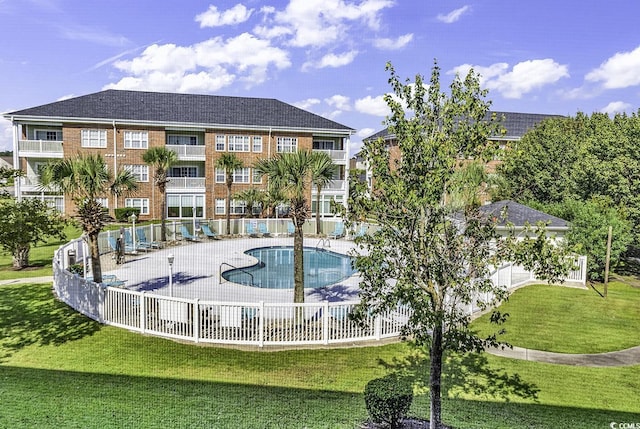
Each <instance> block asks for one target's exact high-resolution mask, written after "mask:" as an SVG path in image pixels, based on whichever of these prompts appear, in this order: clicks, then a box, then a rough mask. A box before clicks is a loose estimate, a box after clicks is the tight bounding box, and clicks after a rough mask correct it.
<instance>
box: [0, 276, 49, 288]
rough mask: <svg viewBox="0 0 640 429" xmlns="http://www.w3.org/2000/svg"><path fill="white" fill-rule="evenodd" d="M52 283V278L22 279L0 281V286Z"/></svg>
mask: <svg viewBox="0 0 640 429" xmlns="http://www.w3.org/2000/svg"><path fill="white" fill-rule="evenodd" d="M52 282H53V276H45V277H23V278H20V279H11V280H0V286H3V285H13V284H19V283H52Z"/></svg>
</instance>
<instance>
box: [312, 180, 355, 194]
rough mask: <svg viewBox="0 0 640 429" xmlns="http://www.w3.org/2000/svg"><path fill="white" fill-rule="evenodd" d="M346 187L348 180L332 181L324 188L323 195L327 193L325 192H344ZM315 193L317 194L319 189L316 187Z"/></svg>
mask: <svg viewBox="0 0 640 429" xmlns="http://www.w3.org/2000/svg"><path fill="white" fill-rule="evenodd" d="M346 186H347V181H346V180H332V181H330V182H329V183H328V184H327V185H326V186H323V187H322V193H325V192H334V193H335V192H337V191H344V190H345V189H346ZM313 193H315V194H317V193H318V188H316V187H314V188H313Z"/></svg>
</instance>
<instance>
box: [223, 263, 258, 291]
mask: <svg viewBox="0 0 640 429" xmlns="http://www.w3.org/2000/svg"><path fill="white" fill-rule="evenodd" d="M223 265H226V266H228V267H230V268H232V269H234V270H239V271H241V272H243V273H245V274H247V275H248V276H249V277H251V286H255V283H254V282H253V274H251V273H250V272H249V271H247V270H245V269H244V268H238V267H235V266H233V265H231V264H228V263H226V262H223V263H221V264H220V267H219V268H218V271H219V276H220V283H223V280H226V279H225V278H224V277H222V266H223Z"/></svg>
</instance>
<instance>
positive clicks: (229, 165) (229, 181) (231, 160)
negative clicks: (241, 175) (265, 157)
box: [216, 153, 244, 235]
mask: <svg viewBox="0 0 640 429" xmlns="http://www.w3.org/2000/svg"><path fill="white" fill-rule="evenodd" d="M216 167H217V168H222V169H223V170H224V177H225V183H226V185H227V235H231V186H232V185H233V173H234V172H235V171H236V170H238V169H240V168H242V167H244V164H243V163H242V161H241V160H240V159H239V158H238V157H237V156H236V154H235V153H223V154H222V156H220V158H218V160H217V161H216Z"/></svg>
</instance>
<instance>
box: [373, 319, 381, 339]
mask: <svg viewBox="0 0 640 429" xmlns="http://www.w3.org/2000/svg"><path fill="white" fill-rule="evenodd" d="M374 324H375V328H374V336H375V337H376V341H380V339H381V338H382V316H381V315H380V314H378V315H376V320H375V321H374Z"/></svg>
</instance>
